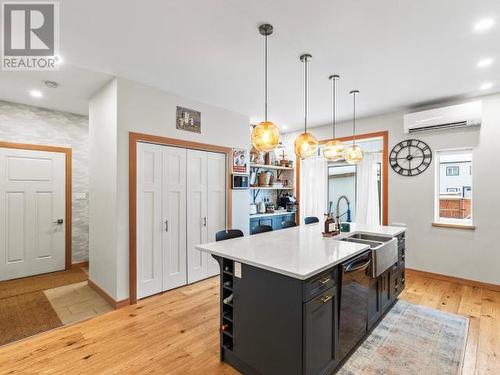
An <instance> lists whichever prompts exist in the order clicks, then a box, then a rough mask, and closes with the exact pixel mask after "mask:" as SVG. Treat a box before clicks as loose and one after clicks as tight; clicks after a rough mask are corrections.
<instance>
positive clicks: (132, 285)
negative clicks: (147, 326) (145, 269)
mask: <svg viewBox="0 0 500 375" xmlns="http://www.w3.org/2000/svg"><path fill="white" fill-rule="evenodd" d="M138 142H144V143H154V144H158V145H162V146H173V147H182V148H187V149H192V150H199V151H208V152H218V153H221V154H225V155H226V165H227V167H226V170H227V176H226V177H227V181H226V192H227V193H226V226H227V228H231V226H232V190H231V173H232V166H233V165H232V154H233V150H232V148H230V147H223V146H217V145H211V144H206V143H199V142H191V141H184V140H182V139H176V138H168V137H161V136H157V135H151V134H142V133H135V132H129V148H128V155H129V295H130V298H129V299H130V304H135V303H137V246H136V245H137V143H138Z"/></svg>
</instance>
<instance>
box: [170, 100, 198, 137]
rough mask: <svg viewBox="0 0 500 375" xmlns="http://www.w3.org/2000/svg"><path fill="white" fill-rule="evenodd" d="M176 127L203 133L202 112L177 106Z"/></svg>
mask: <svg viewBox="0 0 500 375" xmlns="http://www.w3.org/2000/svg"><path fill="white" fill-rule="evenodd" d="M175 123H176V128H177V129H179V130H185V131H188V132H193V133H201V112H198V111H195V110H194V109H189V108H185V107H179V106H177V110H176V119H175Z"/></svg>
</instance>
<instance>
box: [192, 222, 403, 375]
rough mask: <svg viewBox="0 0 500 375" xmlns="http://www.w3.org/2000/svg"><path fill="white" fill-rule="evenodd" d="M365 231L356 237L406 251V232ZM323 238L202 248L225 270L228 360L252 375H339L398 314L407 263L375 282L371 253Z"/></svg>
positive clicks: (297, 235) (286, 234) (314, 229)
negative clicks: (386, 319) (391, 314)
mask: <svg viewBox="0 0 500 375" xmlns="http://www.w3.org/2000/svg"><path fill="white" fill-rule="evenodd" d="M360 228H362V227H359V228H355V227H354V226H353V230H355V232H353V233H350V234H355V233H358V232H363V233H372V234H375V235H385V236H390V237H395V238H396V239H395V240H394V241H392V242H396V243H397V245H396V246H398V248H402V247H404V228H395V227H370V228H367V227H365V228H363V229H360ZM321 231H322V225H320V224H312V225H302V226H299V227H295V228H288V229H284V230H281V231H277V232H268V233H262V234H258V235H254V236H248V237H242V238H236V239H232V240H227V241H221V242H217V243H209V244H203V245H199V246H197V249H198V250H201V251H205V252H208V253H210V254H212V255H213V256H214V257H215V259H217V261H218V262H219V264H220V266H221V275H220V278H221V292H220V298H221V318H220V324H221V335H220V345H221V360H223V361H225V362H227V363H229V364H231V365H232V366H233V367H235V368H236V369H237V370H239V371H240V372H242V373H244V374H327V373H331V372H332V371H334V370H335V369H336V368H337V367H338V366H339V364H340V363H341V362H342V360H344V359H345V358H346V357H347V356H348V354H349V353H350V352H351V351H352V350H353V349H354V346H355V344H358V343H359V342H360V341H362V339H363V338H364V337H366V335H367V333H368V330H369V329H370V328H371V327H373V326H374V325H375V324H376V322H377V321H378V320H379V319H380V318H381V317H382V316H383V313H384V312H385V311H387V309H388V308H390V306H391V305H392V302H394V301H395V299H396V297H397V294H398V293H399V292H400V291H401V290H402V287H401V286H400V285H401V284H402V285H403V286H404V257H403V259H402V263H400V262H399V258H398V257H396V261H395V262H394V264H393V265H392V266H391V267H389V268H390V269H387V270H386V271H384V274H381V275H378V276H376V277H368V273H369V268H370V264H371V262H372V261H371V257H370V253H371V251H370V245H368V244H365V243H359V242H349V241H346V240H345V239H344V237H346V234H343V235H341V236H340V237H338V238H323V237H322V235H321ZM361 242H363V241H361ZM391 270H392V273H393V277H392V278H391V276H390V272H391ZM396 275H398V276H396ZM401 275H403V276H401ZM391 283H392V284H391ZM393 285H398V288H397V290H396V289H395V288H394V287H393ZM386 295H387V297H386ZM386 301H387V302H386Z"/></svg>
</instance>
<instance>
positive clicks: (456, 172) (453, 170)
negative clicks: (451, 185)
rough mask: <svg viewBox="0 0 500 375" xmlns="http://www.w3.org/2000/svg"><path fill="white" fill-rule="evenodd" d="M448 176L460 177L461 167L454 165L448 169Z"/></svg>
mask: <svg viewBox="0 0 500 375" xmlns="http://www.w3.org/2000/svg"><path fill="white" fill-rule="evenodd" d="M446 175H447V176H460V167H459V166H456V165H453V166H451V167H446Z"/></svg>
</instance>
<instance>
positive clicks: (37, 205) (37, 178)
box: [0, 148, 66, 281]
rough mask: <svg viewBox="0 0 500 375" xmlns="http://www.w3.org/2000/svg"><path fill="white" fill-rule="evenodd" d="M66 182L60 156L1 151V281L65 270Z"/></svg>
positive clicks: (41, 152) (2, 149) (63, 163)
mask: <svg viewBox="0 0 500 375" xmlns="http://www.w3.org/2000/svg"><path fill="white" fill-rule="evenodd" d="M65 179H66V169H65V155H64V154H63V153H59V152H45V151H33V150H21V149H13V148H0V281H3V280H9V279H15V278H19V277H25V276H31V275H38V274H42V273H47V272H54V271H60V270H63V269H64V268H65V232H66V229H65V228H66V226H65V224H64V223H65V220H66V217H65V212H66V211H65V207H66V197H65ZM58 220H59V222H58Z"/></svg>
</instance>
